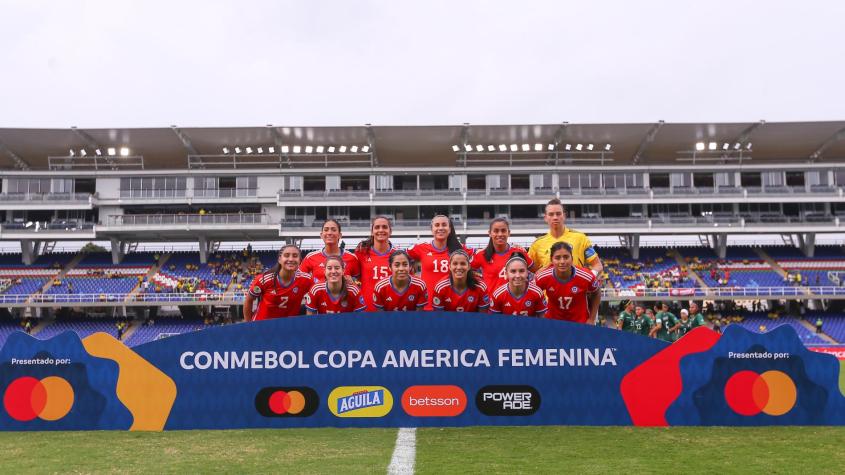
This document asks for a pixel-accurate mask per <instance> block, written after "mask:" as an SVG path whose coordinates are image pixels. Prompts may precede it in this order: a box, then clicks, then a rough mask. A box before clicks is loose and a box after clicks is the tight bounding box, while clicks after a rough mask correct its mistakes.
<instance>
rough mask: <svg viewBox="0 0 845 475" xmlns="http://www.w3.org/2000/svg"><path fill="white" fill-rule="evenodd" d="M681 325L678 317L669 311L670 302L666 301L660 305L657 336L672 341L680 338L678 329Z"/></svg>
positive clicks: (656, 325) (656, 324) (656, 322)
mask: <svg viewBox="0 0 845 475" xmlns="http://www.w3.org/2000/svg"><path fill="white" fill-rule="evenodd" d="M679 327H680V323H678V318H677V317H675V314H673V313H672V312H670V311H669V304H666V303H664V304H663V305H662V306H661V307H660V312H659V313H658V314H657V318H656V319H655V328H656V332H655V334H656V336H657V338H659V339H661V340H663V341H668V342H670V343H671V342H673V341H675V340H677V339H678V338H677V331H678V328H679Z"/></svg>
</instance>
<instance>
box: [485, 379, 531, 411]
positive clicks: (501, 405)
mask: <svg viewBox="0 0 845 475" xmlns="http://www.w3.org/2000/svg"><path fill="white" fill-rule="evenodd" d="M475 405H476V406H478V410H479V411H481V413H482V414H484V415H486V416H530V415H531V414H534V413H535V412H537V410H538V409H540V393H539V392H537V390H536V389H534V388H532V387H531V386H524V385H514V386H504V385H502V386H484V387H483V388H481V389H479V390H478V393H477V394H476V395H475Z"/></svg>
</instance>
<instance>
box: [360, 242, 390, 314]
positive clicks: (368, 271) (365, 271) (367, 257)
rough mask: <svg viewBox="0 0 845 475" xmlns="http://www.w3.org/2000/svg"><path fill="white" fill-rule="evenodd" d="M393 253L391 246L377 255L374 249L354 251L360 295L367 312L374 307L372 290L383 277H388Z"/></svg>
mask: <svg viewBox="0 0 845 475" xmlns="http://www.w3.org/2000/svg"><path fill="white" fill-rule="evenodd" d="M392 252H393V246H390V248H389V249H388V250H387V252H385V253H384V254H379V253H378V252H376V251H375V250H374V249H369V251H356V252H355V256H356V257H357V258H358V262H359V263H360V264H361V295H363V296H364V301H365V302H367V310H369V311H373V310H375V309H376V306H375V305H373V290H374V289H375V287H376V284H377V283H379V281H380V280H382V279H384V278H385V277H389V276H390V264H389V263H388V261H389V260H390V253H392Z"/></svg>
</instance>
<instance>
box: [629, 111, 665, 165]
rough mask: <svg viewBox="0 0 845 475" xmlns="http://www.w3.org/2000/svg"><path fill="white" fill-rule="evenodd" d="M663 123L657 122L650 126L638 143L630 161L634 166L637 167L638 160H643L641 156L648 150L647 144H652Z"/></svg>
mask: <svg viewBox="0 0 845 475" xmlns="http://www.w3.org/2000/svg"><path fill="white" fill-rule="evenodd" d="M664 123H665V122H664V121H662V120H659V121H657V123H656V124H654V125H652V126H651V128H650V129H648V132H647V133H646V134H645V137H643V139H642V140H641V141H640V145H639V147H637V151H636V152H635V153H634V156H633V157H631V161H632V162H633V163H634V165H639V163H640V160H642V158H643V154H644V153H645V151H646V149H647V148H648V146H649V144H651V143H652V142H654V139H655V138H656V137H657V132H659V131H660V129H661V128H662V127H663V124H664Z"/></svg>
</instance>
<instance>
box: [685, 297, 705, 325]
mask: <svg viewBox="0 0 845 475" xmlns="http://www.w3.org/2000/svg"><path fill="white" fill-rule="evenodd" d="M689 318H690V320H692V328H696V327H703V326H704V325H705V321H704V315H702V314H701V313H700V312H699V311H698V304H697V303H695V302H691V303H690V304H689ZM692 328H691V329H692Z"/></svg>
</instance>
